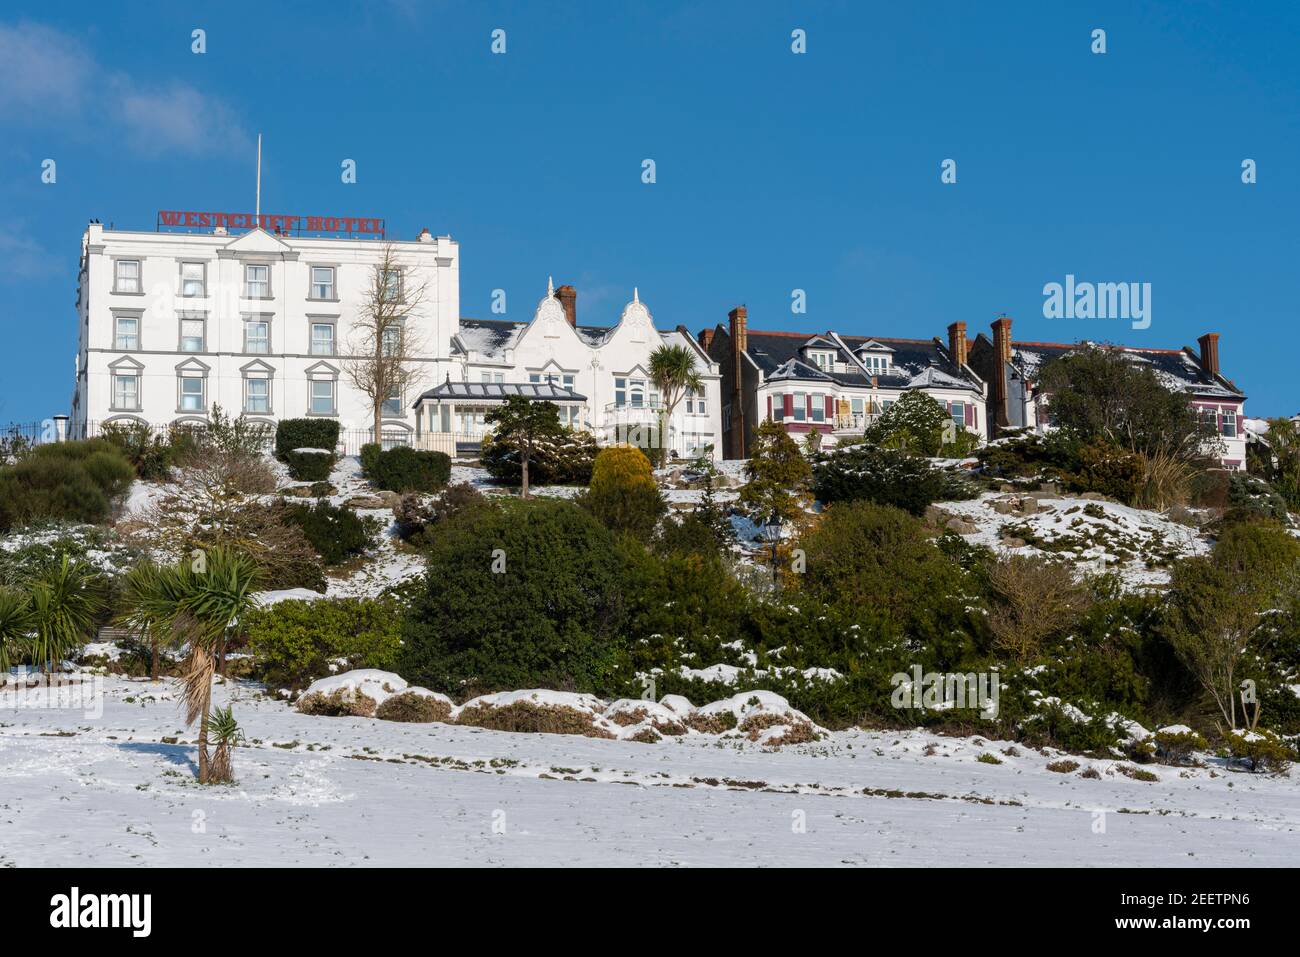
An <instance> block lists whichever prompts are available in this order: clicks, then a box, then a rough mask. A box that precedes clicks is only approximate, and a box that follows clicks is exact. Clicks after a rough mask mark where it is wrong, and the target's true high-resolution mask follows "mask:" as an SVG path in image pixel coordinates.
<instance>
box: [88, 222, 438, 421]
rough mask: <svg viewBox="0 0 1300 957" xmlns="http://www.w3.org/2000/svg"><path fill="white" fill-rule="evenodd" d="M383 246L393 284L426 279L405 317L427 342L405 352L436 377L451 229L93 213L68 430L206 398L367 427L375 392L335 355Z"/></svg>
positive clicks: (171, 413)
mask: <svg viewBox="0 0 1300 957" xmlns="http://www.w3.org/2000/svg"><path fill="white" fill-rule="evenodd" d="M385 245H391V246H392V248H393V250H394V252H395V257H396V259H397V261H398V263H399V264H400V267H401V272H402V277H401V281H402V282H403V283H414V284H422V285H423V286H424V289H425V293H424V297H423V300H422V301H421V303H420V304H419V306H418V307H417V308H416V312H415V313H414V314H413V315H412V317H411V318H410V319H408V320H407V321H408V322H412V321H414V322H417V323H418V324H419V326H420V329H419V335H417V336H413V339H418V340H419V341H421V342H422V343H424V344H426V346H427V348H428V350H429V351H428V352H426V353H423V354H417V355H414V356H412V360H411V361H412V363H413V364H414V365H416V366H417V367H418V368H419V369H420V374H419V375H420V378H421V380H422V383H421V384H422V385H424V384H432V383H434V382H439V381H442V380H443V379H444V378H445V376H446V375H447V373H448V372H450V371H453V370H454V369H455V366H453V365H452V363H451V361H450V359H449V356H448V352H447V350H448V344H449V343H450V341H451V337H452V336H453V335H455V333H456V330H457V324H458V320H459V315H460V282H459V251H458V249H457V245H456V243H455V242H453V241H452V239H451V238H450V237H449V236H439V237H436V238H435V237H433V236H431V235H430V234H429V232H428V231H427V230H425V231H424V232H423V233H421V235H420V237H419V239H418V240H416V241H413V242H411V241H408V242H392V241H391V240H389V241H385V240H381V239H379V238H359V239H353V238H329V237H327V238H316V237H305V236H291V235H288V234H287V232H283V231H279V232H277V233H276V234H272V233H270V232H266V231H265V230H263V229H253V230H251V231H249V232H245V233H243V234H242V235H238V236H236V235H229V234H228V233H227V231H226V230H225V229H224V228H220V227H216V228H210V229H207V230H205V231H203V232H198V231H195V232H163V231H158V232H143V231H139V232H137V231H129V230H113V229H106V228H105V227H104V226H103V225H101V224H99V223H92V224H91V225H90V226H89V227H88V228H87V229H86V232H85V235H84V237H83V239H82V255H81V271H80V276H79V286H78V293H77V310H78V318H79V341H78V350H77V367H76V387H75V389H74V391H73V397H72V409H71V430H72V434H73V435H74V436H81V435H88V434H93V433H94V432H95V431H96V430H97V429H98V427H99V426H100V425H102V424H103V423H106V422H119V421H126V420H135V421H140V422H145V423H148V424H150V425H153V426H162V425H167V424H171V423H194V424H201V423H203V422H204V421H206V419H207V416H208V414H209V413H210V411H211V410H212V407H213V406H214V405H219V406H220V407H221V408H222V409H223V410H224V411H225V412H228V413H229V414H231V415H239V414H240V413H243V414H245V415H246V416H248V417H250V418H254V419H260V420H264V421H267V422H274V421H276V420H278V419H281V418H299V417H309V416H323V417H329V418H336V419H338V420H339V422H340V424H341V425H342V427H343V428H344V429H346V430H350V429H358V430H359V429H369V428H370V427H371V422H372V414H371V411H370V407H369V400H368V399H367V397H366V396H365V395H363V394H362V393H361V392H359V391H358V390H357V389H356V388H355V387H353V386H352V385H351V384H350V382H349V381H348V378H347V374H346V370H345V368H344V361H343V356H344V355H345V354H346V353H347V351H348V345H349V343H351V342H353V335H354V329H353V319H354V317H355V316H356V315H357V312H358V310H359V309H360V307H361V304H362V300H363V296H364V292H365V290H366V289H367V288H368V287H369V285H370V283H371V282H372V281H373V275H374V266H375V265H376V263H377V262H378V261H379V260H380V258H381V256H382V251H383V247H384V246H385ZM412 288H414V287H413V286H412ZM413 391H414V390H413ZM414 398H415V396H414V395H411V396H394V397H393V398H392V399H391V400H390V402H389V403H388V404H387V405H386V407H385V414H384V432H385V433H386V434H387V433H389V432H390V431H391V432H393V433H395V435H394V437H397V435H396V434H408V433H413V431H414V414H413V411H412V402H413V400H414Z"/></svg>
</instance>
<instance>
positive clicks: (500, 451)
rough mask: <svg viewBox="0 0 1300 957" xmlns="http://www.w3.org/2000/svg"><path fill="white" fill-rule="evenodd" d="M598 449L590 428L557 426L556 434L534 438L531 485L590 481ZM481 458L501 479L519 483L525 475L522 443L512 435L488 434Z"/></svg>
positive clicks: (529, 479)
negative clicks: (521, 458)
mask: <svg viewBox="0 0 1300 957" xmlns="http://www.w3.org/2000/svg"><path fill="white" fill-rule="evenodd" d="M598 451H599V449H598V448H597V446H596V439H595V437H594V436H592V435H591V433H590V432H578V431H574V430H572V429H567V428H563V427H557V429H556V431H555V433H554V434H553V435H545V436H541V437H539V438H537V439H535V440H534V442H533V451H532V455H531V457H530V458H529V461H528V481H529V484H531V485H587V484H589V483H590V482H591V470H592V467H593V465H594V464H595V461H596V454H597V452H598ZM479 461H480V462H482V463H483V468H485V469H487V472H488V474H489V475H491V476H492V478H494V479H496V480H497V481H498V482H504V483H506V484H508V485H519V484H520V482H521V481H522V479H523V469H522V468H521V466H520V464H519V463H520V455H519V443H518V442H517V441H516V440H514V439H513V438H511V437H508V436H507V437H504V438H502V437H499V436H496V435H488V436H485V437H484V439H483V444H482V447H481V449H480V451H479Z"/></svg>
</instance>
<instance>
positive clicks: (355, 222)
mask: <svg viewBox="0 0 1300 957" xmlns="http://www.w3.org/2000/svg"><path fill="white" fill-rule="evenodd" d="M217 226H224V227H225V228H226V229H254V228H256V227H258V226H261V227H262V228H263V229H265V230H266V231H267V232H272V233H274V232H285V233H288V232H297V233H367V234H372V235H375V236H383V235H384V221H383V220H382V219H375V218H374V217H370V216H285V215H282V214H279V213H263V214H262V215H261V216H258V215H256V214H254V213H213V212H206V213H202V212H196V211H193V210H180V209H163V210H159V211H158V228H159V229H164V228H173V229H213V228H215V227H217Z"/></svg>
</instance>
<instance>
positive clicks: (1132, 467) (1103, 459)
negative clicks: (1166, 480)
mask: <svg viewBox="0 0 1300 957" xmlns="http://www.w3.org/2000/svg"><path fill="white" fill-rule="evenodd" d="M1143 472H1144V469H1143V460H1142V456H1140V455H1138V454H1136V453H1134V452H1129V451H1127V450H1125V449H1123V448H1121V447H1120V446H1118V445H1115V444H1113V443H1111V442H1107V441H1105V440H1101V439H1098V440H1094V441H1092V442H1089V443H1087V444H1086V445H1083V446H1081V447H1080V448H1079V467H1078V469H1077V471H1074V472H1071V473H1070V474H1069V475H1067V476H1066V480H1065V481H1066V487H1067V488H1069V489H1070V490H1071V491H1074V492H1097V493H1099V494H1101V495H1106V496H1109V497H1110V498H1113V499H1117V500H1118V501H1121V502H1126V503H1128V502H1132V501H1133V499H1134V497H1135V496H1136V495H1137V491H1138V487H1139V485H1140V484H1141V482H1142V476H1143Z"/></svg>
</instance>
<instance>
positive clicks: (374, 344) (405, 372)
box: [343, 243, 429, 442]
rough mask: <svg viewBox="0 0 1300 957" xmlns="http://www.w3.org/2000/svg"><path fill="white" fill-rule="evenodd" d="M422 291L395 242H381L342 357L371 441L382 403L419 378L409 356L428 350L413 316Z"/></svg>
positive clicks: (403, 394) (403, 395)
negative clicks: (365, 405) (361, 401)
mask: <svg viewBox="0 0 1300 957" xmlns="http://www.w3.org/2000/svg"><path fill="white" fill-rule="evenodd" d="M427 291H428V290H427V284H426V283H424V282H422V281H421V282H417V281H415V276H414V270H413V269H408V268H404V266H403V264H402V262H401V260H400V259H399V257H398V254H397V249H396V247H394V246H393V245H392V244H391V243H388V244H385V245H384V247H383V249H382V250H381V251H380V254H379V261H378V262H377V263H375V264H374V266H372V267H371V271H370V281H369V283H368V285H367V286H366V290H365V292H364V294H363V296H362V300H361V305H360V307H359V309H358V310H357V315H356V318H355V319H354V320H353V323H352V331H351V333H350V335H349V337H348V339H349V341H348V342H347V343H346V344H345V348H346V352H345V353H344V362H343V365H344V372H345V374H346V375H347V377H348V380H349V381H350V382H351V383H352V384H353V385H354V386H356V387H357V389H358V390H360V391H361V393H362V394H363V395H365V396H366V397H367V398H368V399H369V400H370V408H371V412H372V414H373V429H374V432H373V437H374V441H375V442H378V441H379V440H380V430H381V426H382V423H383V418H384V403H385V402H387V401H388V400H389V399H391V398H392V397H393V396H394V395H396V396H398V397H399V398H401V400H402V401H405V400H406V397H407V396H408V395H409V393H410V390H412V389H413V388H414V387H415V386H416V384H417V383H418V382H419V381H420V380H421V378H422V375H423V373H422V370H421V368H420V364H419V363H417V362H414V361H412V360H413V359H414V358H415V357H416V356H418V355H421V354H423V353H427V352H428V351H429V350H428V343H427V341H426V337H425V336H424V335H423V333H422V330H420V329H419V328H418V327H417V326H416V323H415V322H414V319H415V318H417V317H418V316H419V315H420V308H419V307H420V305H421V304H422V303H423V302H424V299H425V295H426V293H427Z"/></svg>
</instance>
